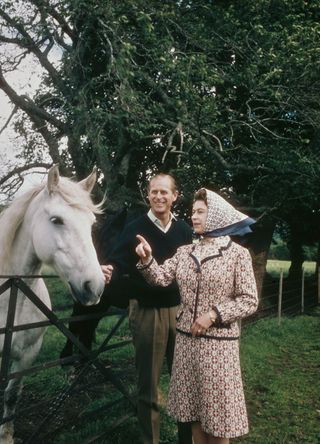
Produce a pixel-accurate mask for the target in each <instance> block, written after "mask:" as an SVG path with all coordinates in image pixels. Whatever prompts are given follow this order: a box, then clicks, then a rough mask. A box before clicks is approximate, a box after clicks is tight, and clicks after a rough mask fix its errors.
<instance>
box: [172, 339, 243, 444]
mask: <svg viewBox="0 0 320 444" xmlns="http://www.w3.org/2000/svg"><path fill="white" fill-rule="evenodd" d="M167 409H168V412H169V414H170V415H171V416H172V417H173V418H175V419H176V420H177V421H181V422H192V421H198V422H200V423H201V428H202V430H204V431H205V432H207V433H209V434H210V435H213V436H215V437H221V438H235V437H237V436H242V435H245V434H246V433H248V418H247V410H246V404H245V398H244V393H243V386H242V379H241V370H240V362H239V343H238V341H217V340H214V339H206V338H192V337H189V336H185V335H183V334H179V333H177V336H176V347H175V355H174V361H173V369H172V375H171V382H170V391H169V396H168V405H167Z"/></svg>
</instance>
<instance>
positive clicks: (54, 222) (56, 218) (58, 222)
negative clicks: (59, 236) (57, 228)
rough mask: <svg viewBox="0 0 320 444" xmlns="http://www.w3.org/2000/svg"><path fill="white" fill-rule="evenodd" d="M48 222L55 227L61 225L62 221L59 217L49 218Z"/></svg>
mask: <svg viewBox="0 0 320 444" xmlns="http://www.w3.org/2000/svg"><path fill="white" fill-rule="evenodd" d="M50 220H51V222H52V223H53V224H55V225H63V220H62V219H61V217H59V216H52V217H50Z"/></svg>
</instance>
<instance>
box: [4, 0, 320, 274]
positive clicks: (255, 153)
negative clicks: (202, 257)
mask: <svg viewBox="0 0 320 444" xmlns="http://www.w3.org/2000/svg"><path fill="white" fill-rule="evenodd" d="M19 8H20V9H19ZM21 8H22V9H21ZM21 11H23V13H22V12H21ZM0 18H1V23H0V41H1V42H3V44H6V45H7V44H10V45H14V46H16V47H17V48H19V51H20V52H21V56H20V57H23V56H25V55H26V54H32V55H33V57H35V58H36V59H37V60H38V63H39V64H40V65H41V67H42V68H43V70H44V80H43V83H42V85H41V87H40V88H39V90H38V91H37V93H36V94H35V95H34V97H32V98H28V99H26V98H24V97H23V96H19V95H18V94H16V93H15V91H14V90H12V88H10V84H9V82H8V80H7V79H6V77H7V76H6V70H8V68H9V67H11V68H12V63H13V62H12V60H11V59H10V60H7V64H4V65H3V66H4V68H3V69H2V73H0V88H1V89H3V91H5V92H6V94H7V95H8V96H9V97H10V99H11V100H12V102H13V103H14V104H15V105H16V106H17V107H18V108H19V109H21V110H22V111H23V113H24V115H25V114H26V115H27V116H28V118H29V120H28V122H30V123H29V125H30V124H31V126H32V128H31V129H32V134H33V136H34V135H35V134H37V136H38V138H39V134H40V135H41V138H42V145H41V150H42V151H43V150H44V149H45V148H44V147H46V151H47V152H48V154H49V156H50V158H51V159H52V161H53V162H59V163H61V164H62V165H63V166H64V167H65V168H66V171H67V170H69V171H72V172H74V173H75V174H76V175H77V176H78V177H79V178H81V177H82V176H84V175H86V174H87V173H88V170H89V169H90V168H91V167H92V165H93V164H97V165H98V167H99V171H100V172H101V188H102V189H105V188H106V189H107V193H108V197H109V205H110V206H112V205H113V206H115V207H117V206H122V204H123V203H124V202H125V201H127V202H138V201H141V193H142V190H141V189H140V188H139V186H140V184H141V183H143V182H144V179H145V178H146V177H147V176H148V174H150V172H151V171H154V170H156V169H158V168H159V167H161V168H162V169H164V170H171V171H172V172H174V173H175V174H176V175H177V176H178V177H179V179H180V181H181V182H182V183H183V184H184V187H183V188H184V196H185V198H186V200H187V199H188V197H189V196H190V194H191V193H192V192H193V191H194V190H195V189H196V188H198V187H199V186H202V185H205V186H208V187H210V188H212V189H214V190H218V191H221V192H223V193H224V194H225V196H227V197H228V198H230V199H231V201H232V202H233V203H235V204H236V205H237V206H238V207H241V208H242V209H243V210H244V211H247V212H248V213H249V214H251V215H253V216H256V217H258V218H259V224H261V226H262V227H264V230H263V232H264V234H263V237H264V238H268V242H267V243H266V244H265V245H264V252H263V257H262V258H261V269H262V270H263V267H264V266H265V261H266V251H267V249H268V245H267V244H268V243H269V242H270V241H271V237H272V232H273V227H274V225H275V223H276V222H277V220H279V219H280V220H287V221H289V219H290V218H292V216H293V215H294V214H297V209H299V208H303V209H304V211H305V210H306V211H307V213H308V214H311V213H312V212H313V211H316V210H317V208H318V207H319V200H318V197H317V196H319V183H318V182H319V181H318V177H319V162H318V155H319V107H318V98H319V78H320V77H319V66H318V65H317V64H315V63H314V60H317V55H319V45H318V44H317V42H318V34H319V28H320V25H319V20H318V19H319V12H318V8H317V5H316V3H315V2H312V1H311V2H308V4H307V3H306V2H304V1H303V0H298V1H296V0H268V1H267V0H259V1H258V2H251V1H248V0H247V1H243V2H237V1H223V2H221V1H217V0H216V1H210V0H207V1H203V0H201V1H200V0H199V1H191V0H181V1H179V2H173V1H171V0H170V1H169V0H163V1H161V2H160V1H158V0H152V1H149V2H148V3H147V4H146V3H145V2H143V1H142V0H137V1H132V0H126V1H123V2H116V1H110V0H109V1H106V0H87V1H84V0H71V1H70V0H68V1H67V0H62V1H59V2H58V1H54V0H28V1H25V2H23V3H21V2H20V1H19V0H18V1H15V2H13V3H12V2H11V3H9V2H5V3H4V5H3V6H2V7H1V8H0ZM54 48H59V50H60V52H61V60H60V61H59V63H53V62H52V61H51V58H50V54H51V53H52V51H53V50H54ZM17 60H18V61H19V58H18V59H17ZM8 63H9V65H8ZM19 125H20V128H21V129H22V128H23V129H25V127H26V120H25V119H24V120H23V122H21V119H20V122H19ZM62 141H64V143H62ZM40 154H41V153H40ZM24 155H25V157H26V158H27V159H28V161H29V162H31V160H32V159H33V154H32V153H31V152H30V144H29V145H26V147H25V151H24ZM37 160H38V161H40V157H39V158H38V159H37ZM27 163H28V162H27ZM181 211H183V212H186V211H187V210H186V207H184V208H181ZM306 220H308V218H307V219H306ZM267 233H268V234H267ZM256 260H259V258H256Z"/></svg>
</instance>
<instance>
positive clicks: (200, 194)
mask: <svg viewBox="0 0 320 444" xmlns="http://www.w3.org/2000/svg"><path fill="white" fill-rule="evenodd" d="M196 200H202V201H203V202H204V203H205V204H206V205H207V206H208V200H207V192H206V190H205V189H204V188H200V190H198V191H196V192H195V193H194V197H193V202H195V201H196Z"/></svg>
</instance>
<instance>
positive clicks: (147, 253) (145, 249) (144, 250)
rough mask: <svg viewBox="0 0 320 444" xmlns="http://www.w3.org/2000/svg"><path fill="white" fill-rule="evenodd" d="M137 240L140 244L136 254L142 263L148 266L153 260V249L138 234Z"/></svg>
mask: <svg viewBox="0 0 320 444" xmlns="http://www.w3.org/2000/svg"><path fill="white" fill-rule="evenodd" d="M137 239H138V240H139V242H140V243H139V244H138V246H137V248H136V253H137V255H138V256H139V257H140V261H141V263H142V264H147V263H148V262H150V260H151V258H152V249H151V247H150V245H149V244H148V242H147V241H146V240H145V238H144V237H142V236H140V234H137Z"/></svg>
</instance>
